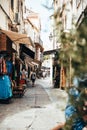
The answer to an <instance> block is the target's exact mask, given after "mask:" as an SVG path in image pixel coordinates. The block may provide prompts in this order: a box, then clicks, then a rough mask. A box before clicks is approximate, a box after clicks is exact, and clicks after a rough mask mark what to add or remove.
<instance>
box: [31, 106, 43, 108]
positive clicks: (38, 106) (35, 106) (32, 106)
mask: <svg viewBox="0 0 87 130" xmlns="http://www.w3.org/2000/svg"><path fill="white" fill-rule="evenodd" d="M31 108H45V107H42V106H31Z"/></svg>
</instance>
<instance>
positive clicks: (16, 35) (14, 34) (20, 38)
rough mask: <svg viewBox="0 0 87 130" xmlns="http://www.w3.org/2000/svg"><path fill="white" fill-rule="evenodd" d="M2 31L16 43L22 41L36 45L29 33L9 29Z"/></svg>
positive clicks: (22, 42)
mask: <svg viewBox="0 0 87 130" xmlns="http://www.w3.org/2000/svg"><path fill="white" fill-rule="evenodd" d="M1 32H2V33H4V34H5V35H6V36H8V37H9V38H10V39H11V41H13V42H14V43H16V44H20V43H21V44H28V45H31V46H34V44H33V43H32V42H31V40H30V37H28V36H27V34H19V33H17V32H13V31H7V30H1Z"/></svg>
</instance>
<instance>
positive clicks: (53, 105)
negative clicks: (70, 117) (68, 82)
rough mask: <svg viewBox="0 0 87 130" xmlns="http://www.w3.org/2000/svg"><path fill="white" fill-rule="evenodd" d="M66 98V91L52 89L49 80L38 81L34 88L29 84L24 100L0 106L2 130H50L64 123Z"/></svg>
mask: <svg viewBox="0 0 87 130" xmlns="http://www.w3.org/2000/svg"><path fill="white" fill-rule="evenodd" d="M58 91H59V92H58ZM60 92H61V94H60ZM61 96H62V97H61ZM65 97H66V94H65V92H64V90H60V89H59V90H58V89H53V88H52V86H51V84H50V83H49V78H48V79H37V80H36V84H35V87H33V88H32V87H31V84H30V83H29V85H28V87H27V89H26V92H25V95H24V96H23V97H22V98H13V99H12V102H11V103H10V104H0V122H1V125H0V130H28V129H29V130H45V129H47V130H50V128H52V127H53V126H54V125H56V124H57V123H58V122H61V121H64V112H63V110H64V107H65V102H64V100H65ZM58 100H59V101H58ZM65 101H66V100H65ZM60 102H61V103H60ZM58 119H60V120H58ZM15 124H17V125H15Z"/></svg>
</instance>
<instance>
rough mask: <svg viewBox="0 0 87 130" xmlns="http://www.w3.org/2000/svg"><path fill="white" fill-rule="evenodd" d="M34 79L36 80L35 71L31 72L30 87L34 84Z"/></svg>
mask: <svg viewBox="0 0 87 130" xmlns="http://www.w3.org/2000/svg"><path fill="white" fill-rule="evenodd" d="M35 80H36V73H35V72H34V71H33V72H32V74H31V81H32V87H34V85H35Z"/></svg>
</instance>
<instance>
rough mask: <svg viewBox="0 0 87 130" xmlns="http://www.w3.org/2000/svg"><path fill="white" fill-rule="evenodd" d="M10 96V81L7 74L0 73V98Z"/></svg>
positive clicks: (8, 97)
mask: <svg viewBox="0 0 87 130" xmlns="http://www.w3.org/2000/svg"><path fill="white" fill-rule="evenodd" d="M11 97H12V88H11V81H10V78H9V76H8V75H0V100H7V99H10V98H11Z"/></svg>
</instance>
